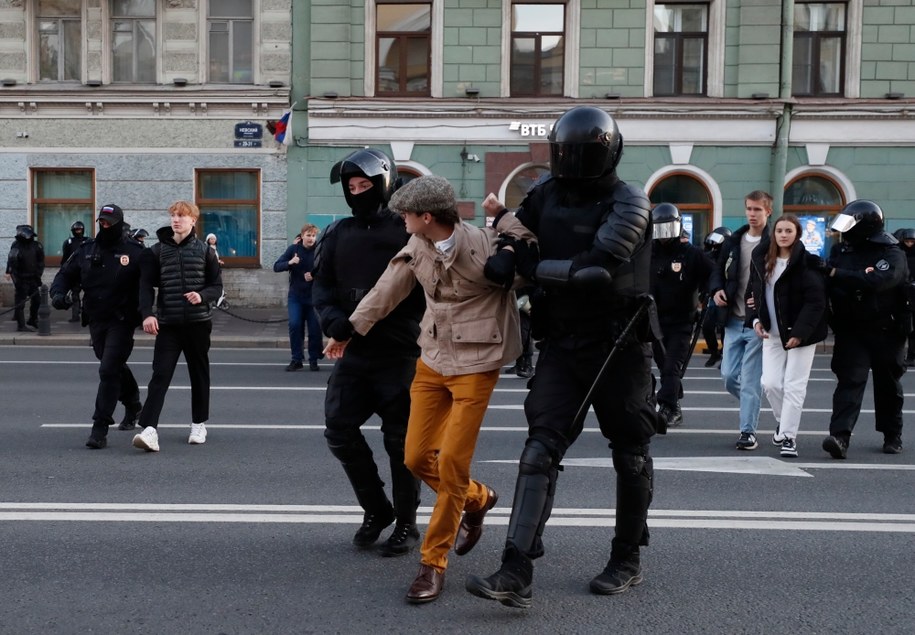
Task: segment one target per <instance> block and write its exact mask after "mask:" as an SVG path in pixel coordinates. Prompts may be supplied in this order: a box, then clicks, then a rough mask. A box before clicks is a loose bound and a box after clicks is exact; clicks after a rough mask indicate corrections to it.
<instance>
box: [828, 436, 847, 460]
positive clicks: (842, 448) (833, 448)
mask: <svg viewBox="0 0 915 635" xmlns="http://www.w3.org/2000/svg"><path fill="white" fill-rule="evenodd" d="M850 440H851V437H850V436H849V435H845V434H836V435H834V436H828V437H826V438H825V439H823V449H824V450H826V451H827V452H829V455H830V456H831V457H832V458H834V459H844V458H845V457H846V456H847V455H848V442H849V441H850Z"/></svg>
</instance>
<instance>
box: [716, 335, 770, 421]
mask: <svg viewBox="0 0 915 635" xmlns="http://www.w3.org/2000/svg"><path fill="white" fill-rule="evenodd" d="M722 351H723V356H722V359H721V377H722V378H723V379H724V387H725V388H727V391H728V392H729V393H731V394H732V395H734V396H735V397H737V399H739V400H740V431H741V432H750V433H753V434H756V426H757V425H759V397H760V393H761V392H762V338H760V337H759V336H758V335H757V334H756V332H755V331H754V330H753V329H752V328H748V327H745V326H744V325H743V319H742V318H734V317H731V318H728V322H727V324H726V325H725V327H724V344H723V345H722Z"/></svg>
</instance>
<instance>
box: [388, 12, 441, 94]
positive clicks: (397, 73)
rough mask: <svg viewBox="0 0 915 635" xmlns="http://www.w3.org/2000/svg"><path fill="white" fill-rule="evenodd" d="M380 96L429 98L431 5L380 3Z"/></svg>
mask: <svg viewBox="0 0 915 635" xmlns="http://www.w3.org/2000/svg"><path fill="white" fill-rule="evenodd" d="M375 58H376V60H377V65H376V68H375V86H376V91H377V94H378V95H403V96H412V97H416V96H423V95H429V94H430V93H429V88H430V74H431V73H430V70H431V64H432V3H431V2H411V3H387V2H379V3H378V4H377V6H376V15H375Z"/></svg>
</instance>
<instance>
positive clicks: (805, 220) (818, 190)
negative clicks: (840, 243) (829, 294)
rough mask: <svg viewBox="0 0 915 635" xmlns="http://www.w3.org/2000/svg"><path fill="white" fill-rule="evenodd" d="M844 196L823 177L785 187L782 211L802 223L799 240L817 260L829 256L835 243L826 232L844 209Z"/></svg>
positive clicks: (803, 178) (809, 176)
mask: <svg viewBox="0 0 915 635" xmlns="http://www.w3.org/2000/svg"><path fill="white" fill-rule="evenodd" d="M845 202H846V201H845V195H844V194H843V191H842V188H841V187H840V186H839V184H838V183H836V181H834V180H833V179H832V178H830V177H829V176H826V175H824V174H810V173H807V174H804V175H801V176H798V177H797V178H795V179H793V180H791V181H790V182H789V183H788V185H787V187H785V200H784V205H783V208H784V211H785V213H786V214H794V215H795V216H797V217H798V219H799V220H800V221H801V227H802V228H803V233H802V234H801V240H803V241H804V245H805V246H806V247H807V251H809V252H811V253H815V254H817V255H818V256H824V257H825V256H826V255H828V254H829V248H830V247H831V246H832V243H833V242H835V239H836V237H835V236H833V235H832V234H833V232H830V231H828V228H829V225H830V223H831V222H832V218H833V217H834V216H835V215H836V214H838V213H839V211H840V210H841V209H842V208H843V207H845Z"/></svg>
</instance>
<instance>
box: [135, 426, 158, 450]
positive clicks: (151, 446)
mask: <svg viewBox="0 0 915 635" xmlns="http://www.w3.org/2000/svg"><path fill="white" fill-rule="evenodd" d="M133 447H135V448H140V449H141V450H146V451H147V452H158V451H159V432H158V431H157V430H156V429H155V428H154V427H152V426H146V427H145V428H143V431H142V432H140V434H136V435H134V437H133Z"/></svg>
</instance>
